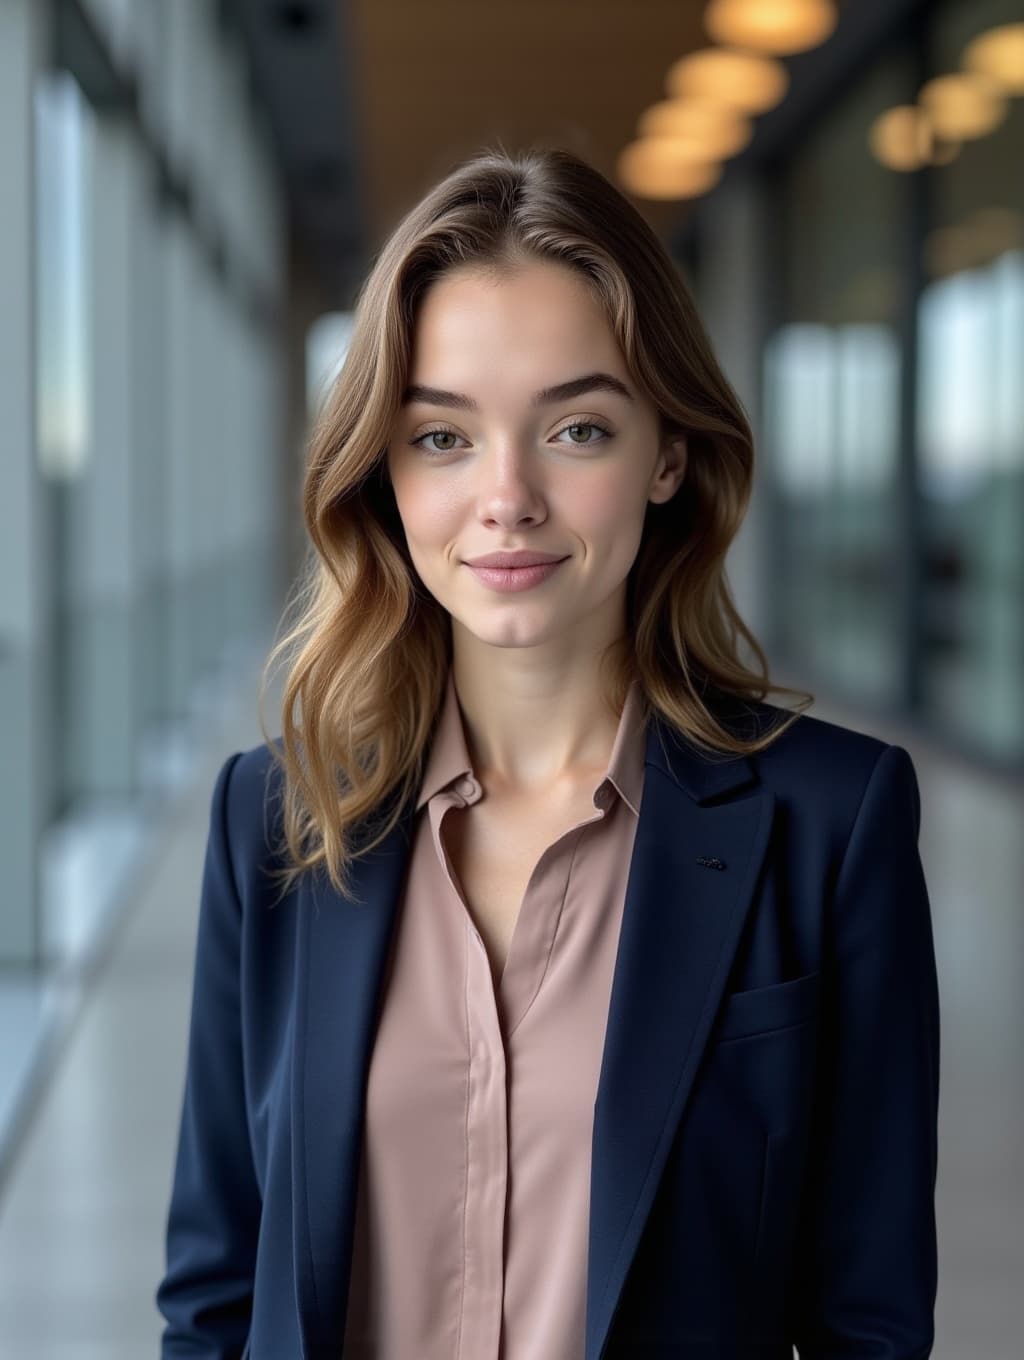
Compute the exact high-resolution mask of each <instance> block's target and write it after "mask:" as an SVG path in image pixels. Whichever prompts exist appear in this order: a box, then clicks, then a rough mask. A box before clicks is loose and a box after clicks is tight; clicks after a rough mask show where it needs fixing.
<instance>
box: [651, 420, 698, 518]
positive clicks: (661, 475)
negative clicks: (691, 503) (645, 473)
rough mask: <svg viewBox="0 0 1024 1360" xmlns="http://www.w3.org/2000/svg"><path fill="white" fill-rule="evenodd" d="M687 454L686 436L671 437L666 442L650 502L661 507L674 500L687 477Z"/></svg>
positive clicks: (653, 483) (653, 482) (652, 485)
mask: <svg viewBox="0 0 1024 1360" xmlns="http://www.w3.org/2000/svg"><path fill="white" fill-rule="evenodd" d="M687 453H688V450H687V443H686V435H684V434H682V435H680V434H676V435H671V436H670V437H669V438H668V439H666V440H665V442H664V443H663V445H662V449H661V454H660V456H659V458H658V468H657V471H656V474H655V477H654V480H653V481H652V483H651V493H650V495H649V496H648V500H651V501H654V502H655V504H657V505H661V504H663V503H664V502H665V501H670V500H671V499H672V497H673V496H674V495H675V494H676V492H677V491H678V490H679V487H680V486H681V484H682V482H683V479H684V477H685V476H686V461H687Z"/></svg>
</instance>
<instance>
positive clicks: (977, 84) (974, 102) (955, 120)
mask: <svg viewBox="0 0 1024 1360" xmlns="http://www.w3.org/2000/svg"><path fill="white" fill-rule="evenodd" d="M918 99H919V100H920V102H921V104H922V106H923V107H924V108H925V109H926V110H927V111H928V117H929V118H930V119H931V123H932V127H933V128H934V129H935V131H936V133H937V134H938V135H939V136H940V137H943V138H945V139H946V140H947V141H951V142H959V141H970V140H971V139H972V138H974V137H984V136H986V135H987V134H988V133H989V132H992V131H993V129H995V128H997V127H998V126H999V124H1000V123H1001V122H1002V121H1003V119H1004V118H1005V117H1006V114H1007V112H1008V109H1007V103H1006V100H1005V98H1004V97H1003V96H1002V95H1001V94H1000V93H999V91H998V90H997V89H996V88H995V87H994V86H993V85H991V84H990V83H989V81H988V80H987V79H986V78H985V77H984V76H978V75H974V74H972V73H971V72H970V71H963V72H957V73H956V74H954V75H947V76H936V77H935V79H934V80H929V81H928V82H927V84H925V85H923V86H922V87H921V93H920V94H919V95H918Z"/></svg>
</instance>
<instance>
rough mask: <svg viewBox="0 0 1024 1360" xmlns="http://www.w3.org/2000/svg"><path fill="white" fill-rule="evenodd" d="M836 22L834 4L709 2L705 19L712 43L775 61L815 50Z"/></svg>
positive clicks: (818, 0) (826, 0)
mask: <svg viewBox="0 0 1024 1360" xmlns="http://www.w3.org/2000/svg"><path fill="white" fill-rule="evenodd" d="M838 21H839V16H838V14H837V12H836V6H835V3H834V0H711V3H710V4H709V5H708V8H707V11H706V13H705V15H704V27H705V29H706V30H707V33H708V35H709V37H711V38H713V39H714V40H715V42H719V43H731V44H732V45H733V46H735V47H749V48H752V49H753V50H754V51H755V52H770V53H772V54H773V55H774V56H777V57H782V56H786V55H787V54H788V53H790V52H806V51H807V50H808V49H809V48H812V47H817V46H818V45H819V44H820V43H823V42H824V41H825V39H826V38H828V37H829V36H830V35H831V33H832V31H833V29H834V28H835V26H836V24H837V23H838Z"/></svg>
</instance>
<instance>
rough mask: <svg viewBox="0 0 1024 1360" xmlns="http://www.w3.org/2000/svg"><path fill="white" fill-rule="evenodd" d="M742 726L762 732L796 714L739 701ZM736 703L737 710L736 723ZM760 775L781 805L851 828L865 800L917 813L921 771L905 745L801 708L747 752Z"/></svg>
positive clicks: (746, 731)
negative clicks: (766, 741) (759, 745)
mask: <svg viewBox="0 0 1024 1360" xmlns="http://www.w3.org/2000/svg"><path fill="white" fill-rule="evenodd" d="M742 709H743V710H744V712H745V714H746V717H745V719H744V718H742V717H741V718H740V728H739V729H738V730H741V731H743V733H744V734H745V735H747V736H754V735H764V734H765V733H769V732H771V731H773V730H775V729H776V728H779V727H782V726H783V725H784V724H785V723H786V721H787V719H790V718H791V717H792V712H791V710H789V709H786V708H782V707H780V706H778V705H776V704H771V703H767V702H760V703H751V702H748V703H745V704H743V705H742ZM738 714H739V709H736V708H734V709H733V710H732V720H731V722H732V723H735V721H736V719H737V715H738ZM748 759H749V761H750V763H751V765H752V767H753V769H754V771H755V773H756V775H757V778H758V780H759V781H760V783H761V784H762V785H763V786H765V787H766V788H769V789H771V790H772V791H773V792H774V793H775V794H776V795H777V796H778V797H779V798H780V800H781V801H783V802H784V803H786V804H788V805H789V806H791V807H798V808H800V809H802V810H805V811H806V812H807V813H808V814H809V815H810V816H812V817H816V816H827V818H828V820H829V821H830V822H832V823H833V827H834V829H836V830H839V829H841V828H843V827H845V829H846V830H847V831H849V830H850V829H851V828H852V826H853V824H854V822H855V821H856V820H857V817H858V814H859V813H860V812H861V811H862V809H863V807H864V805H865V803H866V802H868V801H869V799H870V801H871V802H879V801H881V803H883V804H885V805H889V806H893V807H899V808H900V809H909V810H910V812H911V814H912V817H913V819H914V820H915V821H916V820H919V817H920V794H919V789H918V782H917V774H916V771H915V769H914V764H913V761H912V759H911V757H910V754H909V753H908V752H907V751H906V750H905V748H904V747H902V746H899V745H895V744H893V743H890V742H887V741H884V740H883V739H882V738H880V737H877V736H874V735H873V734H872V733H870V732H865V731H861V730H860V729H858V728H855V727H848V726H845V725H844V724H841V723H835V722H829V721H827V720H825V719H823V718H816V717H813V716H812V715H811V714H809V713H801V714H800V715H798V716H797V717H796V718H795V719H793V720H792V721H791V722H790V723H789V726H788V727H786V728H785V730H784V731H781V732H780V734H779V735H778V736H777V737H776V738H775V739H774V740H773V741H771V742H770V743H769V744H768V745H767V746H765V747H764V748H763V749H762V750H760V751H756V752H752V753H751V754H750V756H749V757H748Z"/></svg>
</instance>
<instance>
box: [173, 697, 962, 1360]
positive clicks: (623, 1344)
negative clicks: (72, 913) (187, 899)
mask: <svg viewBox="0 0 1024 1360" xmlns="http://www.w3.org/2000/svg"><path fill="white" fill-rule="evenodd" d="M748 711H749V712H752V713H756V715H757V721H761V720H770V719H772V718H773V717H774V718H775V719H777V718H778V717H779V716H780V713H781V712H782V710H780V709H778V708H776V707H774V706H773V705H770V704H767V703H762V704H758V705H752V706H750V709H749V710H748ZM277 741H278V743H280V738H278V739H277ZM645 761H646V771H645V779H644V790H643V799H642V804H641V808H640V817H639V822H638V825H637V831H636V838H635V843H634V849H633V855H632V860H631V863H630V873H629V881H628V888H627V892H626V898H625V903H624V909H623V920H622V929H621V935H620V939H619V947H618V953H617V955H616V961H615V971H614V977H613V984H612V991H611V997H610V1003H609V1010H608V1020H607V1028H606V1032H605V1040H604V1050H603V1059H602V1063H601V1069H600V1081H599V1085H598V1089H597V1093H596V1100H595V1103H594V1125H593V1141H592V1169H591V1191H590V1225H589V1252H588V1262H587V1296H586V1348H585V1357H584V1360H625V1358H626V1357H633V1356H640V1357H644V1360H656V1358H658V1357H664V1358H665V1360H668V1357H673V1358H675V1357H680V1356H688V1357H694V1358H695V1360H698V1358H699V1360H725V1357H737V1356H749V1357H755V1356H756V1357H757V1360H792V1354H793V1352H792V1348H793V1346H794V1345H795V1346H796V1348H797V1350H798V1353H799V1356H800V1357H801V1360H838V1358H839V1357H852V1356H864V1357H866V1356H869V1355H870V1356H872V1357H873V1358H874V1360H922V1358H923V1357H926V1356H928V1355H929V1354H930V1352H931V1347H932V1340H933V1316H934V1304H935V1295H936V1279H937V1265H936V1255H937V1253H936V1229H935V1214H934V1191H935V1182H936V1167H937V1146H936V1144H937V1117H938V1090H939V997H938V985H937V978H936V967H935V954H934V947H933V940H932V925H931V916H930V908H929V900H928V893H927V890H926V886H925V880H924V875H923V872H922V867H921V862H920V858H919V854H918V848H917V839H918V831H919V825H920V798H919V792H918V784H917V779H916V775H915V771H914V767H913V764H912V762H911V759H910V756H909V755H908V754H907V752H906V751H905V750H904V749H903V747H901V746H897V745H890V744H887V743H885V742H883V741H880V740H878V739H876V738H874V737H872V736H868V735H866V734H864V733H860V732H856V731H853V730H852V729H849V728H845V727H841V726H838V725H836V724H833V723H828V722H825V721H822V720H820V719H817V718H813V717H810V716H809V715H807V714H804V715H802V716H801V717H800V718H799V719H798V720H797V721H796V722H795V723H794V724H793V726H792V727H791V728H790V729H789V731H787V732H786V733H784V734H783V735H782V736H781V737H780V738H778V739H777V740H776V741H775V743H774V744H773V745H771V746H770V747H769V748H768V749H766V750H765V751H763V752H761V753H758V754H754V755H751V756H749V757H745V756H737V757H729V756H725V757H723V756H721V755H719V756H716V757H714V758H708V757H707V756H705V755H703V754H701V753H700V751H699V750H698V749H697V748H696V747H695V746H693V745H691V744H690V743H689V742H687V741H685V740H684V739H682V738H681V737H679V736H678V735H677V734H676V733H675V732H674V730H673V729H671V728H670V727H668V726H667V725H666V724H664V723H663V722H662V721H661V720H660V719H659V718H658V717H657V716H656V715H655V716H654V717H652V719H651V721H650V723H649V725H648V729H647V738H646V755H645ZM279 785H280V775H279V772H278V771H277V769H276V766H275V765H274V764H273V762H272V761H271V759H270V755H269V752H268V750H267V748H266V747H265V746H262V745H261V746H256V747H253V748H251V749H250V750H247V751H244V752H239V753H236V754H234V755H232V756H230V757H229V758H228V759H227V760H226V761H225V763H224V765H223V766H222V767H221V769H220V772H219V774H218V775H217V779H216V784H215V787H214V789H213V796H212V803H211V808H210V826H209V839H208V843H207V849H206V858H205V865H204V870H203V880H202V893H201V902H200V912H199V926H198V937H197V944H196V953H195V975H194V984H193V997H192V1010H191V1025H190V1031H189V1039H188V1055H187V1068H186V1073H185V1082H184V1097H183V1104H182V1113H181V1126H180V1134H179V1143H178V1151H177V1160H176V1166H175V1169H174V1176H173V1186H172V1191H171V1198H170V1206H169V1212H168V1218H167V1235H166V1251H167V1257H166V1273H165V1274H164V1276H163V1279H162V1280H161V1282H160V1284H159V1287H158V1289H157V1291H156V1302H157V1307H158V1309H159V1310H160V1312H161V1313H162V1314H163V1316H164V1318H165V1319H166V1326H165V1327H164V1329H163V1336H162V1351H161V1355H162V1356H163V1357H164V1360H169V1358H170V1357H181V1358H182V1360H185V1357H188V1360H200V1358H202V1360H215V1358H216V1360H227V1357H236V1358H237V1357H250V1358H251V1360H299V1358H300V1357H301V1358H302V1360H326V1357H328V1356H330V1357H332V1360H337V1357H338V1356H340V1355H341V1353H342V1352H341V1346H342V1340H343V1337H344V1328H345V1314H346V1301H347V1294H348V1281H349V1271H350V1263H351V1250H352V1229H353V1217H354V1209H355V1196H356V1190H357V1184H358V1173H359V1167H360V1156H361V1145H362V1136H363V1119H364V1108H365V1107H364V1100H365V1083H366V1078H367V1073H368V1066H369V1060H370V1056H371V1049H372V1045H373V1039H374V1033H375V1028H376V1023H377V1018H378V1014H379V1006H380V1003H381V999H382V998H381V982H382V977H383V971H384V964H385V961H386V958H387V954H388V949H389V943H390V938H391V934H392V930H393V928H394V926H395V923H396V920H397V919H398V915H399V913H398V911H397V908H398V905H399V899H400V891H401V887H402V879H403V871H404V869H405V867H406V864H407V861H408V857H409V852H410V848H411V842H412V814H413V811H414V806H413V805H414V801H415V800H414V799H410V801H409V802H408V804H407V805H406V807H405V809H404V810H403V814H402V819H401V821H400V822H399V824H398V825H397V826H396V828H395V829H394V831H393V832H392V833H391V834H390V835H389V837H388V838H387V840H386V841H385V842H384V843H382V844H381V845H380V846H379V847H377V849H376V850H374V851H373V852H372V853H371V854H370V855H369V856H368V857H366V858H364V859H362V860H359V861H357V862H356V863H355V865H354V879H353V881H354V884H355V887H356V891H357V894H358V895H359V896H360V897H361V898H362V899H363V903H362V904H361V905H360V904H358V903H354V902H353V901H352V900H351V899H348V898H342V897H341V896H339V895H338V894H337V893H336V892H335V891H334V890H333V889H332V888H331V887H330V885H329V881H328V880H327V879H326V876H325V875H322V874H320V873H318V874H316V875H311V874H307V875H304V876H303V877H302V878H301V879H300V880H299V882H298V883H297V884H296V885H295V887H294V888H293V890H292V891H291V892H290V893H289V894H288V895H287V896H285V897H283V898H282V900H281V901H280V903H279V904H278V905H277V906H275V907H274V908H273V910H269V909H268V907H269V905H270V903H271V902H272V901H273V899H274V898H275V897H276V896H277V895H278V893H279V885H278V884H277V883H276V882H275V881H272V880H271V879H269V878H268V877H267V875H266V874H265V873H264V869H265V868H266V867H267V866H268V865H271V864H276V865H280V863H281V861H280V860H279V859H276V858H275V857H274V855H273V854H272V852H271V850H270V848H269V845H270V842H268V839H267V838H268V835H269V834H270V833H271V832H276V829H277V826H278V825H279V816H278V815H277V811H276V810H277V808H278V806H279V804H278V800H277V798H276V797H275V796H274V795H275V791H279ZM268 794H269V795H270V797H269V798H268ZM520 1324H521V1325H528V1319H520ZM536 1353H537V1354H538V1355H542V1354H543V1353H544V1351H543V1338H538V1342H537V1347H536ZM402 1360H405V1357H403V1358H402ZM408 1360H415V1357H408ZM453 1360H456V1357H453ZM464 1360H497V1357H483V1356H479V1357H478V1356H471V1357H465V1358H464ZM551 1360H568V1358H567V1357H554V1356H553V1357H551Z"/></svg>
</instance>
